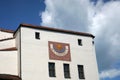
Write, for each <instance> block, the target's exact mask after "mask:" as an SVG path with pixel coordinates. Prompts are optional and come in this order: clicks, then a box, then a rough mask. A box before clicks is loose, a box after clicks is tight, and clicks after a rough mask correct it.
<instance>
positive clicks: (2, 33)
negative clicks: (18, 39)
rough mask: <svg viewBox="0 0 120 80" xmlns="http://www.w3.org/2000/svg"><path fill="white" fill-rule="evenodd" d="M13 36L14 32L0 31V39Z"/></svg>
mask: <svg viewBox="0 0 120 80" xmlns="http://www.w3.org/2000/svg"><path fill="white" fill-rule="evenodd" d="M11 37H13V33H8V32H3V31H0V40H1V39H6V38H11Z"/></svg>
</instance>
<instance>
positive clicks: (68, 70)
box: [63, 64, 70, 78]
mask: <svg viewBox="0 0 120 80" xmlns="http://www.w3.org/2000/svg"><path fill="white" fill-rule="evenodd" d="M63 67H64V77H65V78H70V69H69V64H64V65H63Z"/></svg>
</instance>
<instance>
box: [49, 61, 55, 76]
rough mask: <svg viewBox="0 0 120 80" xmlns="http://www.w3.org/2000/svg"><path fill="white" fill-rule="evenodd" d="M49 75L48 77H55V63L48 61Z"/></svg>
mask: <svg viewBox="0 0 120 80" xmlns="http://www.w3.org/2000/svg"><path fill="white" fill-rule="evenodd" d="M48 67H49V76H50V77H55V76H56V75H55V63H51V62H49V66H48Z"/></svg>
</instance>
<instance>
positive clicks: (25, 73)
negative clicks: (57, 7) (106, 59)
mask: <svg viewBox="0 0 120 80" xmlns="http://www.w3.org/2000/svg"><path fill="white" fill-rule="evenodd" d="M35 32H40V40H37V39H35ZM21 39H22V40H21V47H22V49H21V59H22V80H65V78H64V74H63V63H69V64H70V74H71V79H70V80H79V78H78V71H77V65H84V72H85V80H98V69H97V63H96V56H95V50H94V45H92V40H93V39H92V38H91V37H84V36H78V35H70V34H63V33H54V32H50V31H43V30H38V29H30V28H25V27H22V28H21ZM78 39H82V40H83V46H78V41H77V40H78ZM48 41H55V42H62V43H69V44H70V49H71V50H70V51H71V62H70V61H59V60H49V51H48ZM48 62H55V65H56V77H55V78H50V77H49V72H48ZM67 80H69V79H67Z"/></svg>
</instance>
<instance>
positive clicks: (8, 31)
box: [0, 28, 15, 33]
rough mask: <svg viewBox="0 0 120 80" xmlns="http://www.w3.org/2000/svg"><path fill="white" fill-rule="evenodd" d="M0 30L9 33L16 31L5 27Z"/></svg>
mask: <svg viewBox="0 0 120 80" xmlns="http://www.w3.org/2000/svg"><path fill="white" fill-rule="evenodd" d="M0 31H2V32H7V33H14V32H15V31H13V30H8V29H3V28H0Z"/></svg>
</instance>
